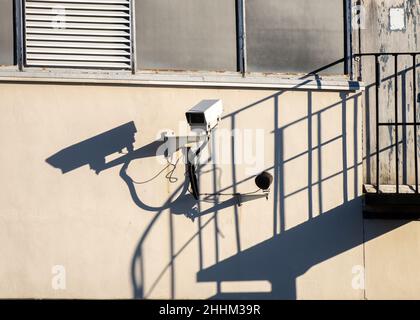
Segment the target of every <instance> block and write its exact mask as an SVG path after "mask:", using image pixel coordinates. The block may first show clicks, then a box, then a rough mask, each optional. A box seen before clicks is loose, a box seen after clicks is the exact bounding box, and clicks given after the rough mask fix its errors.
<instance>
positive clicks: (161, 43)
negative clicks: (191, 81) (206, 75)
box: [136, 0, 237, 71]
mask: <svg viewBox="0 0 420 320" xmlns="http://www.w3.org/2000/svg"><path fill="white" fill-rule="evenodd" d="M136 23H137V26H136V33H137V60H138V68H140V69H171V70H217V71H224V70H229V71H236V68H237V59H236V51H237V49H236V13H235V1H234V0H211V1H208V0H176V1H174V0H137V1H136Z"/></svg>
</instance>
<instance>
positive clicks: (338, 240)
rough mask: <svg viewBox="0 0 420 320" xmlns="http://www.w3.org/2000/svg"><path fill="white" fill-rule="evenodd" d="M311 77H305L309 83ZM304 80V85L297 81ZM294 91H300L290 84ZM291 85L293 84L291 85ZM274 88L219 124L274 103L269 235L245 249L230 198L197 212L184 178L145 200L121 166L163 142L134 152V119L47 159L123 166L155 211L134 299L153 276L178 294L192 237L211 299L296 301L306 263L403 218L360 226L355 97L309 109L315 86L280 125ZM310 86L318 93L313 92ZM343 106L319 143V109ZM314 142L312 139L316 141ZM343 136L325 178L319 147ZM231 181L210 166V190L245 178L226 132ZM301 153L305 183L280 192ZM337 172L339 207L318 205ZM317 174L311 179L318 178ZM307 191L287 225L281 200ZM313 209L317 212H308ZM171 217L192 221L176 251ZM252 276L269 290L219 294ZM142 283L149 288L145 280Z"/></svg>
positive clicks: (135, 273)
mask: <svg viewBox="0 0 420 320" xmlns="http://www.w3.org/2000/svg"><path fill="white" fill-rule="evenodd" d="M308 81H311V80H308ZM302 83H305V81H303V82H302ZM296 89H298V88H296ZM290 90H293V89H290ZM290 90H286V91H281V92H277V93H275V94H273V95H270V96H268V97H266V98H264V99H262V100H259V101H256V102H254V103H252V104H250V105H248V106H246V107H244V108H241V109H239V110H237V111H235V112H233V113H231V114H229V115H227V116H225V117H224V118H223V121H228V122H230V125H231V129H232V130H233V129H235V128H236V125H237V124H236V119H237V116H238V115H239V114H240V113H243V112H246V111H247V110H250V109H251V108H255V107H259V105H260V104H261V103H263V102H267V101H272V106H273V112H274V121H273V130H272V133H273V136H274V137H273V138H274V142H275V143H274V145H275V157H274V161H273V165H272V166H271V167H269V168H266V170H271V171H273V172H274V183H273V214H272V219H273V234H272V237H271V238H270V239H268V240H265V241H263V242H261V243H259V244H257V245H255V246H253V247H251V248H247V249H245V250H243V249H242V248H241V234H240V228H239V219H238V215H239V211H238V203H237V202H236V201H235V199H234V198H232V199H229V200H227V201H224V202H219V201H218V199H214V205H213V206H211V207H210V208H209V209H206V210H201V207H200V203H198V209H197V208H196V207H195V205H196V204H197V203H196V201H195V200H194V199H193V197H192V196H191V195H190V194H188V181H187V179H186V181H185V183H183V184H182V185H181V186H179V187H178V188H177V189H176V190H175V191H174V192H173V193H172V194H171V195H170V196H169V197H168V198H167V200H166V201H165V203H164V204H163V205H162V206H159V207H155V206H150V205H148V204H146V203H144V202H143V201H142V200H141V199H140V197H139V195H138V193H137V190H136V188H135V181H134V180H133V179H132V178H131V177H130V176H129V175H128V173H127V168H128V166H129V164H130V162H131V161H133V160H136V159H141V158H147V157H154V156H156V151H157V149H158V148H159V146H160V145H161V144H162V142H161V141H155V142H152V143H150V144H149V145H146V146H144V147H141V148H139V149H137V150H133V142H134V135H135V133H136V128H135V125H134V123H133V122H130V123H127V124H125V125H122V126H120V127H118V128H115V129H113V130H110V131H107V132H105V133H103V134H100V135H98V136H96V137H93V138H91V139H88V140H86V141H83V142H81V143H78V144H76V145H73V146H71V147H69V148H66V149H63V150H62V151H60V152H58V153H56V154H55V155H53V156H51V157H50V158H48V159H47V160H46V162H47V163H49V164H50V165H52V166H54V167H56V168H60V169H61V170H62V172H63V174H64V173H67V172H69V171H71V170H74V169H76V168H78V167H80V166H82V165H86V164H89V165H90V166H91V168H92V169H93V170H95V172H96V173H100V172H101V171H103V170H107V169H109V168H112V167H115V166H119V165H121V169H120V173H119V174H120V177H121V179H122V180H123V181H124V182H125V183H126V185H127V187H128V189H129V192H130V194H131V197H132V200H133V201H134V203H135V204H136V205H137V206H138V207H139V208H141V209H142V210H145V211H150V212H153V213H154V216H153V218H152V219H151V221H150V222H149V224H148V225H147V227H146V228H145V230H144V231H143V233H142V235H141V237H140V239H139V241H138V243H137V247H136V249H135V252H134V254H133V259H132V264H131V277H132V286H133V296H134V298H149V297H151V295H152V293H153V290H154V289H155V288H156V287H157V285H158V284H159V281H161V279H163V276H164V275H168V274H169V278H170V286H169V296H170V297H171V298H175V297H176V287H175V286H176V281H175V277H176V270H175V267H176V266H175V260H176V259H177V257H179V256H180V254H181V253H182V252H183V251H184V250H185V249H186V248H187V247H188V246H189V245H190V244H191V243H193V242H195V241H197V243H198V247H199V255H198V256H199V260H200V261H199V262H198V263H199V266H200V267H199V271H198V273H197V281H199V282H214V283H216V294H215V295H214V296H213V298H239V299H241V298H266V299H279V298H283V299H294V298H296V297H297V293H296V280H297V278H298V277H299V276H300V275H302V274H304V273H305V272H306V271H307V270H308V269H309V268H311V267H313V266H314V265H316V264H319V263H321V262H322V261H325V260H327V259H330V258H332V257H334V256H336V255H338V254H340V253H343V252H345V251H347V250H350V249H352V248H354V247H357V246H359V245H361V244H363V243H364V242H365V241H369V240H371V239H374V238H376V237H378V236H380V235H382V234H384V233H387V232H389V231H391V230H393V229H395V228H398V227H400V226H401V225H403V224H404V223H405V222H404V221H393V222H389V223H386V224H384V225H383V227H382V228H376V229H375V231H371V232H365V233H364V231H363V222H362V210H361V199H360V197H359V196H358V195H359V191H358V186H359V184H360V183H362V181H359V176H358V174H356V171H357V169H358V168H359V167H360V166H361V165H362V163H361V162H359V161H358V154H357V152H358V150H359V148H358V147H359V146H358V139H357V134H358V133H357V132H358V129H357V123H358V117H359V114H358V107H357V103H358V98H359V95H360V94H355V95H353V96H350V97H348V96H347V95H346V94H344V93H342V94H341V95H340V100H339V101H338V102H337V103H334V104H332V105H330V106H326V107H324V108H322V109H321V110H318V111H313V110H312V108H313V106H312V98H313V92H314V91H313V90H309V91H306V94H307V114H306V116H304V117H302V118H300V119H298V120H295V121H293V122H290V123H287V124H284V125H280V124H279V108H280V107H281V106H280V105H281V95H282V94H284V93H285V92H287V91H290ZM315 91H316V90H315ZM349 99H352V100H353V105H354V112H353V122H352V123H353V124H354V126H355V127H354V128H352V132H354V137H353V143H354V145H353V147H352V150H354V154H353V155H354V158H353V164H352V165H349V164H348V155H347V150H348V145H347V141H348V139H346V137H347V136H348V135H347V127H346V126H347V123H348V122H347V119H348V113H347V103H348V101H349ZM336 108H341V112H342V117H341V122H342V132H341V134H340V135H338V136H336V137H334V138H332V139H330V140H328V141H322V140H321V130H322V128H323V126H326V125H328V124H325V123H323V122H322V114H323V113H324V112H326V111H328V110H332V109H336ZM301 122H307V128H308V130H307V132H305V135H306V136H307V139H308V148H307V150H305V151H304V152H302V153H301V154H297V155H295V156H293V157H291V158H288V159H285V158H284V147H285V144H286V143H287V141H286V140H285V138H284V132H285V130H286V129H288V128H291V127H293V126H294V125H297V124H298V123H301ZM314 123H316V125H317V137H316V138H315V137H313V131H314V130H313V124H314ZM315 141H317V143H315ZM337 141H341V145H342V151H343V160H342V170H341V171H338V172H336V173H334V174H332V175H329V176H325V175H324V174H323V172H322V163H324V162H326V161H328V159H327V158H325V157H324V156H323V148H325V147H326V146H327V145H328V144H330V143H333V142H337ZM231 142H232V154H231V158H232V168H231V172H232V180H231V181H232V183H231V185H230V186H227V187H223V188H222V189H220V188H218V186H217V184H216V175H217V170H218V168H217V167H216V166H213V168H212V170H211V172H212V173H213V181H214V183H213V190H214V192H215V193H217V192H223V191H225V190H230V189H233V190H234V192H236V189H237V187H238V186H239V185H241V184H242V183H245V182H246V181H248V180H249V179H251V178H246V179H244V180H240V181H238V179H237V174H236V171H235V152H234V150H235V139H234V137H232V141H231ZM124 148H126V149H127V150H128V153H127V154H125V155H123V156H121V157H120V158H118V159H116V160H113V161H111V162H109V163H105V161H104V159H105V157H106V156H107V155H110V154H112V153H115V152H119V151H121V150H122V149H124ZM303 156H306V157H307V159H308V160H307V166H308V168H307V172H308V176H307V185H306V186H305V187H303V188H302V189H300V190H296V191H294V192H293V193H289V194H287V193H286V192H285V184H286V181H285V175H284V171H285V165H286V164H287V163H290V162H292V161H294V160H296V159H298V158H300V157H303ZM315 157H316V161H317V163H318V164H319V165H318V172H316V174H315V173H314V172H313V161H314V158H315ZM350 171H353V172H354V174H353V175H352V179H354V181H353V185H354V188H355V190H354V191H353V194H354V195H356V196H355V197H354V199H349V196H348V194H349V190H348V182H349V172H350ZM337 176H342V180H343V183H342V186H340V187H339V188H338V187H337V190H338V189H342V190H341V191H342V194H343V199H342V204H341V205H339V206H338V207H336V208H334V209H330V210H324V208H323V197H324V193H323V190H322V188H323V183H325V182H326V181H328V180H330V179H332V178H334V177H337ZM315 177H317V181H314V180H316V179H315ZM315 187H316V188H317V189H318V192H317V197H318V201H314V198H313V197H314V193H313V189H314V188H315ZM303 191H306V192H307V195H308V198H307V208H308V209H307V213H308V219H307V221H305V222H303V223H301V224H299V225H297V226H295V227H292V228H290V229H287V228H286V225H285V219H286V206H285V201H286V199H287V198H288V197H292V196H293V195H294V194H297V193H299V192H303ZM314 203H317V204H318V206H319V207H318V208H317V210H315V208H313V204H314ZM229 207H232V208H233V215H234V221H235V233H236V236H235V239H236V251H237V253H236V254H234V255H233V256H231V257H229V258H227V259H225V260H220V253H219V243H218V239H219V237H220V234H219V227H218V214H219V211H220V210H221V209H224V208H229ZM168 210H169V212H170V213H171V214H169V233H170V234H169V238H170V250H169V251H170V253H169V258H168V263H167V265H165V266H164V267H163V268H162V270H161V271H160V272H158V276H157V277H155V278H154V279H153V280H150V279H147V282H146V278H147V275H146V274H145V268H144V265H145V259H147V253H146V252H145V248H144V243H145V241H146V239H147V238H148V236H149V235H150V232H151V230H152V228H153V227H154V226H155V224H156V222H157V221H158V220H159V218H160V217H162V216H163V213H164V212H166V211H168ZM315 211H316V212H317V215H316V216H315V213H314V212H315ZM172 214H185V215H186V216H187V217H189V218H196V219H197V231H196V232H195V233H194V234H193V235H192V236H191V237H190V238H189V239H188V240H187V241H186V242H185V243H184V244H183V245H182V246H181V247H179V248H178V249H177V250H175V245H174V221H173V216H172ZM205 214H207V215H212V216H211V218H210V219H208V220H206V221H204V220H202V217H203V215H205ZM210 223H213V226H214V239H215V240H214V246H215V250H214V254H215V264H214V265H213V266H211V267H208V268H204V267H203V265H204V264H203V234H202V232H203V230H204V228H206V227H207V226H209V225H210ZM252 280H266V281H269V282H270V283H271V288H272V289H271V291H270V292H265V293H253V292H242V293H232V294H227V293H224V292H222V290H221V283H222V282H223V281H252ZM146 283H147V289H146V285H145V284H146Z"/></svg>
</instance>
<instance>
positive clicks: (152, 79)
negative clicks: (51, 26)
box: [0, 68, 364, 91]
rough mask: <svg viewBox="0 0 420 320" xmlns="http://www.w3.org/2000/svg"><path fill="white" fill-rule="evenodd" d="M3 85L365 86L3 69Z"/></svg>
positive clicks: (294, 79)
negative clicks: (11, 83)
mask: <svg viewBox="0 0 420 320" xmlns="http://www.w3.org/2000/svg"><path fill="white" fill-rule="evenodd" d="M0 82H26V83H28V82H39V83H72V84H106V85H112V84H114V85H138V86H168V87H171V86H177V87H210V88H211V87H219V88H249V89H288V90H325V91H358V90H363V89H364V84H363V83H362V82H359V81H351V80H349V79H348V78H347V77H345V76H335V77H333V76H325V77H318V78H316V77H314V76H308V77H304V76H302V75H281V74H259V73H256V74H247V75H246V76H245V77H244V76H242V75H241V74H239V73H234V72H232V73H228V72H213V73H203V72H152V71H150V72H149V71H145V72H138V73H136V74H132V73H131V72H128V71H108V72H107V71H85V70H83V71H81V70H60V69H57V70H51V69H50V70H44V69H35V70H34V69H31V70H29V69H24V70H23V71H18V70H10V69H1V68H0Z"/></svg>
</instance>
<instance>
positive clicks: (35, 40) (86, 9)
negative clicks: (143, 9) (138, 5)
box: [24, 0, 132, 69]
mask: <svg viewBox="0 0 420 320" xmlns="http://www.w3.org/2000/svg"><path fill="white" fill-rule="evenodd" d="M24 4H25V5H24V16H25V17H24V24H25V26H24V30H25V63H26V65H27V66H29V67H30V66H34V67H65V68H96V69H130V68H131V66H132V46H131V41H132V35H131V0H39V1H38V0H24Z"/></svg>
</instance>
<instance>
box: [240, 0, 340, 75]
mask: <svg viewBox="0 0 420 320" xmlns="http://www.w3.org/2000/svg"><path fill="white" fill-rule="evenodd" d="M343 10H344V9H343V1H342V0H247V1H246V32H247V61H248V70H249V71H255V72H290V73H307V72H311V71H314V70H317V69H319V68H322V67H323V66H326V65H328V64H330V63H334V62H335V61H337V60H340V59H343V58H344V39H345V37H344V30H345V29H344V13H343ZM326 73H335V74H343V73H344V64H343V63H340V64H338V65H336V66H334V67H332V68H329V69H328V70H327V72H326Z"/></svg>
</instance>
